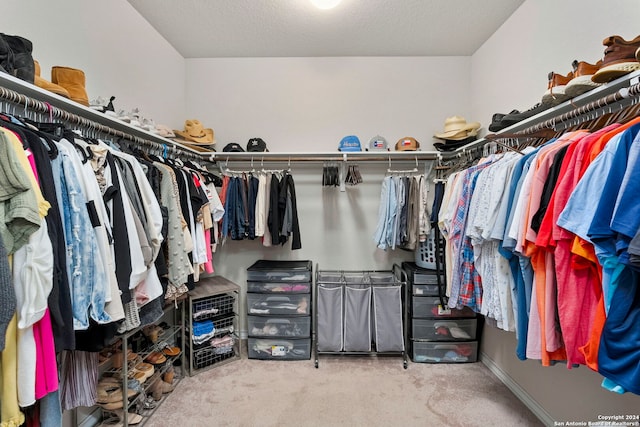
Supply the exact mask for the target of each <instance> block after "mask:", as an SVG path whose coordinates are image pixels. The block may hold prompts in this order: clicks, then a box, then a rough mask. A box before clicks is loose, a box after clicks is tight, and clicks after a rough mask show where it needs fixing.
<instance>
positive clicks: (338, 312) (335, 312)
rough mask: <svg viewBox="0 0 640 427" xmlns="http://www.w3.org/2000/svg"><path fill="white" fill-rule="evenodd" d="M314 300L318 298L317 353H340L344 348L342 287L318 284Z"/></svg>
mask: <svg viewBox="0 0 640 427" xmlns="http://www.w3.org/2000/svg"><path fill="white" fill-rule="evenodd" d="M316 298H318V301H317V304H318V307H317V310H318V325H317V328H318V336H317V340H318V351H342V348H343V346H344V336H343V329H342V328H343V318H342V313H343V311H344V290H343V286H342V285H340V284H323V283H319V284H318V288H317V295H316Z"/></svg>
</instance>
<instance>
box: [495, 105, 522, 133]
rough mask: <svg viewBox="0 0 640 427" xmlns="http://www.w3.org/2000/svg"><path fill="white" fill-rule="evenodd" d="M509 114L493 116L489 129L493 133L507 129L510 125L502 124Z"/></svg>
mask: <svg viewBox="0 0 640 427" xmlns="http://www.w3.org/2000/svg"><path fill="white" fill-rule="evenodd" d="M508 114H512V115H513V114H520V111H518V110H511V112H510V113H508ZM508 114H503V113H495V114H494V115H493V116H491V124H490V125H489V127H488V129H489V130H490V131H491V132H498V131H499V130H502V129H504V128H506V127H507V126H510V125H506V124H503V123H502V119H504V117H505V116H507V115H508Z"/></svg>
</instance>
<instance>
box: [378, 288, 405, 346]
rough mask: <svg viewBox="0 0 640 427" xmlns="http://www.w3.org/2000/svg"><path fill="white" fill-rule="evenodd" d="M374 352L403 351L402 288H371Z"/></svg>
mask: <svg viewBox="0 0 640 427" xmlns="http://www.w3.org/2000/svg"><path fill="white" fill-rule="evenodd" d="M373 316H374V322H375V340H376V350H377V351H379V352H385V351H404V333H403V329H402V327H403V325H402V323H403V314H402V287H401V286H374V287H373Z"/></svg>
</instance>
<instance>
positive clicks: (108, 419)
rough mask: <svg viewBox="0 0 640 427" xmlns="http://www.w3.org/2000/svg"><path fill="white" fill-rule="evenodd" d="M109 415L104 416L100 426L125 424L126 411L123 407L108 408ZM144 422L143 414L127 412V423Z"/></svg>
mask: <svg viewBox="0 0 640 427" xmlns="http://www.w3.org/2000/svg"><path fill="white" fill-rule="evenodd" d="M105 412H108V414H107V416H105V417H104V419H103V421H102V424H100V426H114V425H117V426H121V425H124V411H123V410H122V409H112V410H106V411H105ZM141 422H142V415H140V414H136V413H133V412H129V413H127V424H128V425H136V424H140V423H141Z"/></svg>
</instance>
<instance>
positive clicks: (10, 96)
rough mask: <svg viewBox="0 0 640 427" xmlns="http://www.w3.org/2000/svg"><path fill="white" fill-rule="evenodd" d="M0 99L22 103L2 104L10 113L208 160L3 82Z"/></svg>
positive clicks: (179, 146)
mask: <svg viewBox="0 0 640 427" xmlns="http://www.w3.org/2000/svg"><path fill="white" fill-rule="evenodd" d="M0 74H2V73H0ZM2 77H3V79H4V80H9V78H11V76H8V77H7V76H4V75H3V76H2ZM16 80H17V79H16ZM16 84H18V83H16ZM0 99H2V100H3V101H5V102H7V103H11V104H14V105H17V106H19V107H13V108H12V109H13V110H14V111H13V113H11V112H10V111H8V110H9V108H4V107H3V108H2V110H3V111H4V112H5V113H7V114H14V115H16V114H24V115H26V116H27V117H28V116H29V114H37V115H38V118H39V121H43V122H45V121H51V122H52V121H54V120H58V121H61V122H65V123H68V124H71V125H75V126H79V127H81V128H83V129H84V130H86V131H88V133H89V134H90V135H95V136H97V135H98V134H103V135H110V136H113V137H116V138H121V139H125V140H128V141H132V142H134V143H136V144H140V145H145V146H150V147H153V148H154V149H156V150H158V151H159V152H161V153H162V152H164V153H166V154H176V155H186V156H187V157H189V158H192V159H197V160H205V161H206V160H207V157H206V156H204V155H203V154H202V153H199V152H198V151H195V150H192V149H189V148H188V147H184V146H182V145H181V144H179V143H176V142H174V141H171V140H167V142H166V143H165V142H164V141H163V142H162V143H161V142H156V141H152V140H150V139H147V138H142V137H139V136H137V135H133V134H130V133H127V132H124V131H121V130H118V129H114V128H112V127H110V126H106V125H103V124H101V123H98V122H97V121H94V120H90V119H88V118H86V117H82V116H80V115H78V114H73V113H70V112H68V111H66V110H65V109H63V108H60V107H56V106H53V105H51V104H50V103H49V102H45V101H41V100H38V99H35V98H32V97H29V96H27V95H25V94H22V93H19V92H17V91H15V90H12V89H9V88H7V87H5V86H0ZM67 102H69V101H67ZM7 107H8V106H7ZM79 107H80V106H79ZM79 107H78V108H79ZM20 110H22V111H20ZM92 113H94V114H101V113H98V112H92ZM105 118H106V116H105ZM123 125H125V124H124V123H123ZM140 132H141V133H143V132H144V131H143V130H141V131H140Z"/></svg>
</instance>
